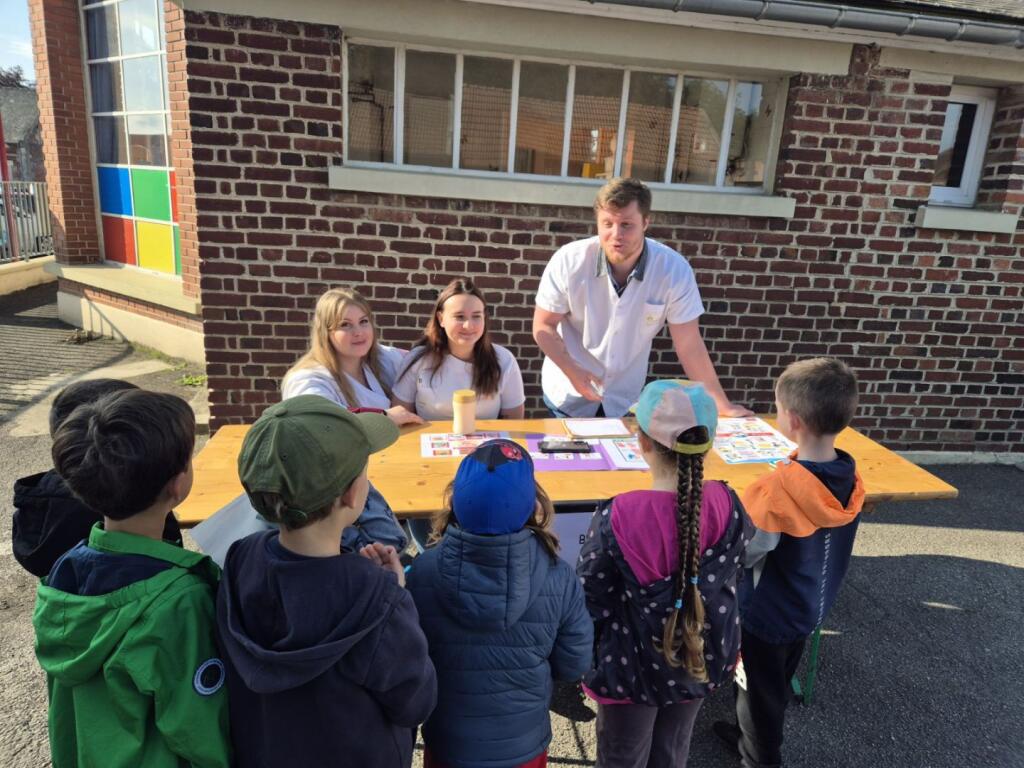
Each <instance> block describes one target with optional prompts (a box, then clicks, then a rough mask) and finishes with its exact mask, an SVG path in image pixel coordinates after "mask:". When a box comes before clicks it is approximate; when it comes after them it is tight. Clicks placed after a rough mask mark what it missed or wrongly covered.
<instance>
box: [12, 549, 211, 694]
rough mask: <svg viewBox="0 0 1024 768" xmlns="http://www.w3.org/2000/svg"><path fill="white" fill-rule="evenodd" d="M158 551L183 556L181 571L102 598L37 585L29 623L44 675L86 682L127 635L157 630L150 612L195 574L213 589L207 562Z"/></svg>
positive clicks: (128, 639)
mask: <svg viewBox="0 0 1024 768" xmlns="http://www.w3.org/2000/svg"><path fill="white" fill-rule="evenodd" d="M161 546H163V547H165V548H166V549H165V551H171V552H172V556H173V550H178V552H180V554H181V556H182V557H181V558H180V560H181V561H180V562H178V563H176V565H179V566H184V567H178V568H169V569H168V570H165V571H163V572H161V573H159V574H157V575H155V576H152V577H150V578H148V579H145V580H143V581H137V582H135V583H134V584H130V585H128V586H126V587H123V588H121V589H118V590H115V591H113V592H110V593H108V594H105V595H95V596H87V595H76V594H72V593H69V592H63V591H61V590H59V589H54V588H53V587H50V586H47V584H46V582H45V581H43V582H42V583H40V585H39V590H38V594H37V597H36V606H35V611H34V612H33V615H32V623H33V625H34V626H35V631H36V656H37V658H38V659H39V664H40V666H42V668H43V669H44V670H45V671H46V673H47V674H49V675H51V676H53V677H54V678H56V679H58V680H61V681H62V682H63V683H65V684H66V685H78V684H80V683H83V682H85V681H87V680H89V679H90V678H92V677H93V676H95V675H96V674H97V673H98V672H99V671H100V669H101V668H102V667H103V665H104V664H106V662H107V661H108V660H109V659H110V658H111V657H112V656H113V655H115V654H116V653H118V652H120V651H122V650H123V649H124V648H125V647H126V646H128V645H131V644H132V638H131V635H133V634H136V633H137V637H139V638H142V636H143V634H144V633H145V632H147V631H148V632H156V631H158V629H159V627H158V621H159V619H158V618H156V613H157V611H156V610H154V609H159V607H160V606H161V605H163V604H164V603H165V601H167V600H168V599H170V597H171V595H173V594H174V593H176V592H178V591H180V590H182V589H187V588H190V587H194V585H195V584H196V579H195V577H196V576H197V575H198V576H199V577H200V578H202V580H203V581H206V582H207V583H208V584H210V585H211V587H212V585H215V584H216V580H217V567H216V566H215V565H214V564H213V563H212V562H211V561H209V559H208V558H206V557H204V556H203V555H200V554H199V553H196V552H187V551H185V550H181V549H179V548H177V547H174V546H173V545H170V544H161ZM168 559H169V558H168ZM211 591H212V590H211ZM140 628H142V629H140Z"/></svg>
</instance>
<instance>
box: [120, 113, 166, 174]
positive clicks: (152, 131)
mask: <svg viewBox="0 0 1024 768" xmlns="http://www.w3.org/2000/svg"><path fill="white" fill-rule="evenodd" d="M128 154H129V157H131V161H132V165H167V148H166V143H165V141H164V116H163V115H132V116H130V117H129V118H128Z"/></svg>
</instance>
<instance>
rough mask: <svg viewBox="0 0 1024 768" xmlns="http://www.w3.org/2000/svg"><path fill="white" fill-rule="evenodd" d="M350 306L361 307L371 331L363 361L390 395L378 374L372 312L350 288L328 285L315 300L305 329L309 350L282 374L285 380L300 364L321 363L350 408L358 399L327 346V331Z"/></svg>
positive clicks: (378, 346)
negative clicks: (371, 336) (307, 329)
mask: <svg viewBox="0 0 1024 768" xmlns="http://www.w3.org/2000/svg"><path fill="white" fill-rule="evenodd" d="M351 306H356V307H358V308H359V309H361V310H362V311H363V312H365V313H366V316H367V317H368V318H369V319H370V328H371V330H372V331H373V344H372V345H371V346H370V351H369V352H368V353H367V355H366V358H365V361H364V362H365V363H366V365H367V367H369V369H370V371H372V372H373V375H374V376H376V377H377V381H379V382H380V385H381V386H382V387H383V388H384V394H386V395H387V396H388V398H390V397H391V388H390V387H389V386H388V385H387V383H385V381H384V377H383V376H382V375H381V374H382V370H381V363H380V342H379V340H378V338H377V324H376V323H375V322H374V321H373V312H372V310H371V309H370V305H369V303H368V302H367V301H366V299H364V298H363V296H362V295H361V294H360V293H359V292H358V291H356V290H353V289H351V288H331V289H330V290H329V291H327V292H326V293H325V294H324V295H323V296H321V297H320V298H319V299H318V300H317V302H316V311H315V312H314V313H313V324H312V326H311V327H310V332H309V350H308V351H307V352H306V354H304V355H303V356H302V357H300V358H299V360H298V362H296V363H295V365H293V366H292V367H291V368H289V369H288V373H286V374H285V375H284V378H285V380H287V379H288V377H289V376H291V375H292V374H293V373H295V372H296V371H299V370H302V369H303V368H313V367H315V366H318V365H322V366H323V367H324V368H326V369H327V370H328V371H330V372H331V377H332V378H333V379H334V383H335V384H337V385H338V389H340V390H341V394H342V396H343V397H344V398H345V402H346V403H348V406H349V407H350V408H358V407H359V406H360V403H359V402H358V400H357V398H356V393H355V390H354V389H353V388H352V383H351V382H350V381H349V378H348V376H346V375H345V373H344V372H343V371H342V370H341V366H340V365H339V363H338V355H337V353H336V352H335V351H334V347H332V346H331V333H332V332H333V331H334V330H335V329H336V328H337V327H338V324H339V323H341V318H342V317H343V316H344V314H345V311H346V310H347V309H348V308H349V307H351Z"/></svg>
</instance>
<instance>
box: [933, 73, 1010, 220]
mask: <svg viewBox="0 0 1024 768" xmlns="http://www.w3.org/2000/svg"><path fill="white" fill-rule="evenodd" d="M947 101H951V102H956V103H958V104H974V105H976V107H977V110H976V111H975V114H974V126H973V127H972V129H971V138H970V139H969V141H968V144H967V155H966V156H965V157H964V170H963V173H962V174H961V176H960V186H959V187H942V186H938V185H933V186H932V188H931V194H930V195H929V197H928V199H929V201H930V202H932V203H935V204H937V205H949V206H956V207H962V208H970V207H972V206H973V205H974V201H975V199H976V198H977V196H978V185H979V184H980V182H981V173H982V171H983V170H984V166H985V150H986V149H987V148H988V136H989V132H990V131H991V129H992V118H993V116H994V115H995V110H996V92H995V91H993V90H991V89H989V88H977V87H973V86H966V85H956V86H953V89H952V90H951V91H950V92H949V98H948V99H947ZM943 132H945V126H943Z"/></svg>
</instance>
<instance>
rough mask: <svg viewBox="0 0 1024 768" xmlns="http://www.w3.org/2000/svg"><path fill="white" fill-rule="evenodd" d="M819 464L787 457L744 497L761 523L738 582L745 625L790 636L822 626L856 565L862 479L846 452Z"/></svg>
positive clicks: (781, 640)
mask: <svg viewBox="0 0 1024 768" xmlns="http://www.w3.org/2000/svg"><path fill="white" fill-rule="evenodd" d="M837 454H838V456H839V457H838V459H836V460H835V461H831V462H827V463H823V464H814V463H812V462H806V463H805V462H801V461H796V460H794V459H795V458H796V456H795V455H794V456H793V457H791V458H790V459H789V460H787V461H784V462H781V463H780V464H779V465H778V466H777V467H776V468H775V471H773V472H771V473H769V474H767V475H765V476H764V477H762V478H761V479H760V480H758V481H757V482H756V483H754V484H753V485H751V486H750V487H749V488H747V491H746V492H745V493H744V495H743V504H744V506H746V508H747V511H748V512H749V513H750V517H751V519H752V520H753V522H754V525H755V526H756V527H757V529H758V530H757V534H756V535H755V537H754V539H753V541H752V542H751V545H750V547H749V549H748V551H747V556H746V565H747V566H748V578H746V579H745V580H744V582H743V586H742V587H741V589H740V614H741V615H742V617H743V628H744V629H745V630H746V631H748V632H750V633H751V634H753V635H754V636H755V637H758V638H760V639H761V640H763V641H764V642H766V643H776V644H780V645H781V644H787V643H792V642H795V641H797V640H800V639H801V638H805V637H807V636H808V635H810V634H811V633H812V632H813V631H814V630H815V629H816V628H817V627H820V626H821V624H822V622H823V621H824V620H825V617H826V616H828V612H829V611H830V610H831V609H832V605H833V604H834V603H835V600H836V596H837V595H838V594H839V587H840V585H841V584H842V583H843V577H844V576H845V575H846V571H847V569H848V568H849V566H850V558H851V556H852V553H853V542H854V538H855V537H856V535H857V527H858V525H859V524H860V511H861V508H862V507H863V504H864V485H863V483H862V482H861V479H860V476H859V475H858V474H857V468H856V464H855V462H854V460H853V457H851V456H850V455H849V454H848V453H844V452H843V451H837Z"/></svg>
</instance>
